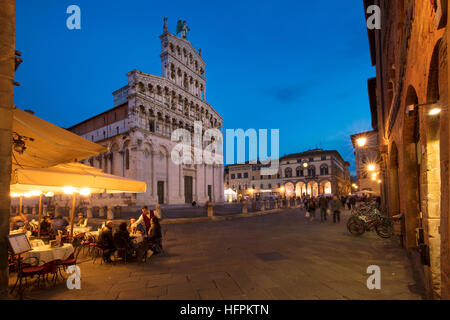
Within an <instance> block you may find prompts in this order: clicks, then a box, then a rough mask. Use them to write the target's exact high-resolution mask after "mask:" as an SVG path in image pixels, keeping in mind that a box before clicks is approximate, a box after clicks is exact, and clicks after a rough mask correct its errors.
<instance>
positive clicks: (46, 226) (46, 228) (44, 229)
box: [41, 216, 52, 235]
mask: <svg viewBox="0 0 450 320" xmlns="http://www.w3.org/2000/svg"><path fill="white" fill-rule="evenodd" d="M51 231H52V220H51V219H50V217H49V216H45V217H44V219H43V220H42V222H41V235H45V234H50V233H51Z"/></svg>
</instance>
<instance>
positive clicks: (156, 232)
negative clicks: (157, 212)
mask: <svg viewBox="0 0 450 320" xmlns="http://www.w3.org/2000/svg"><path fill="white" fill-rule="evenodd" d="M150 223H151V227H150V232H149V235H148V241H149V243H150V250H152V251H153V252H154V253H160V252H161V250H162V233H161V225H160V224H159V220H158V218H157V217H153V218H152V219H151V220H150Z"/></svg>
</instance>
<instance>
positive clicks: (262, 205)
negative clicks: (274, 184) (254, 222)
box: [260, 200, 266, 211]
mask: <svg viewBox="0 0 450 320" xmlns="http://www.w3.org/2000/svg"><path fill="white" fill-rule="evenodd" d="M260 203H261V209H260V210H261V211H265V209H266V208H265V206H266V204H265V201H264V200H261V201H260Z"/></svg>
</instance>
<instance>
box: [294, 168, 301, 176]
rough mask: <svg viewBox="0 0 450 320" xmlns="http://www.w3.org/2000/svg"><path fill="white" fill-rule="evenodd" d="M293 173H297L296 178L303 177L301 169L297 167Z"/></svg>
mask: <svg viewBox="0 0 450 320" xmlns="http://www.w3.org/2000/svg"><path fill="white" fill-rule="evenodd" d="M295 171H296V173H297V177H303V169H302V168H301V167H297V169H295Z"/></svg>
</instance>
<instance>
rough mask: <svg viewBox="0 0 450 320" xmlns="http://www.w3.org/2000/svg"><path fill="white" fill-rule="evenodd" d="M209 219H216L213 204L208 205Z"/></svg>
mask: <svg viewBox="0 0 450 320" xmlns="http://www.w3.org/2000/svg"><path fill="white" fill-rule="evenodd" d="M208 217H210V218H212V217H214V210H213V205H212V204H211V203H208Z"/></svg>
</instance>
